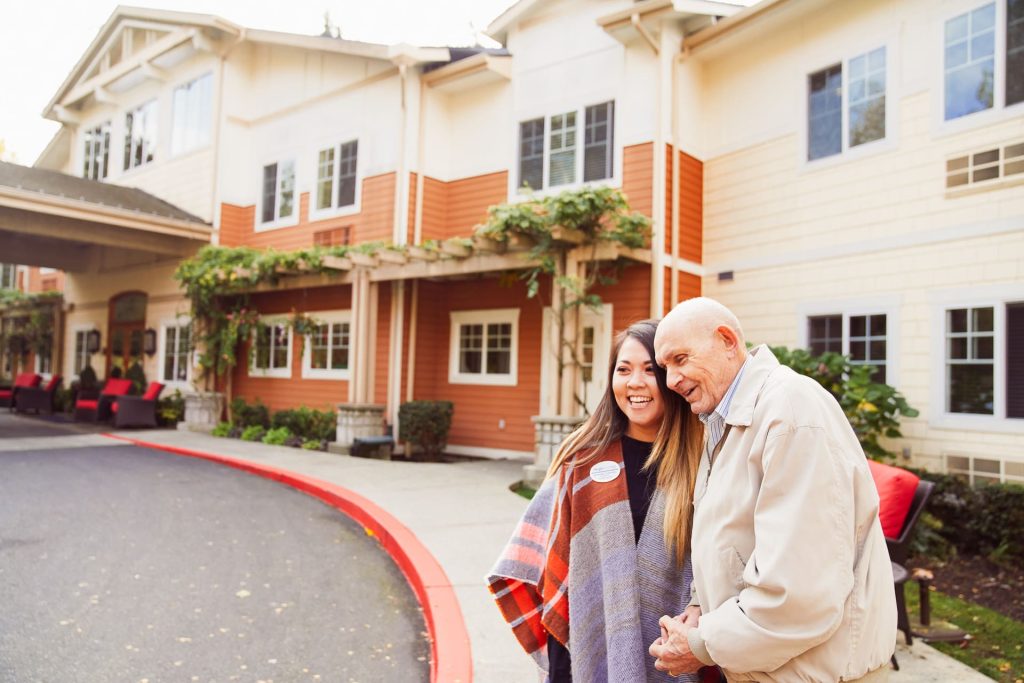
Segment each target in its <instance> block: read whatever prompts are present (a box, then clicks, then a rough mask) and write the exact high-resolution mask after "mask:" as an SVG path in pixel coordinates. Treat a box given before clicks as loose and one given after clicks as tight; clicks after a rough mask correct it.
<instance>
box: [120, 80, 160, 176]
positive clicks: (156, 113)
mask: <svg viewBox="0 0 1024 683" xmlns="http://www.w3.org/2000/svg"><path fill="white" fill-rule="evenodd" d="M143 111H145V112H146V115H145V116H144V117H143V119H142V120H143V124H142V127H143V130H144V133H143V135H145V134H146V132H148V131H146V129H148V127H149V126H150V125H152V126H153V130H152V133H153V140H152V145H150V146H144V147H143V148H142V149H143V155H142V161H140V162H139V163H137V164H136V163H135V143H134V141H133V142H132V146H131V152H130V154H129V165H128V166H125V165H124V163H122V164H121V172H122V173H131V172H132V171H135V170H136V169H140V168H145V167H147V166H149V165H150V164H153V163H156V161H157V159H158V158H159V155H158V154H157V151H158V149H159V147H160V101H159V100H158V99H156V98H153V99H149V100H146V101H145V102H143V103H141V104H139V105H137V106H135V107H132V108H131V109H128V110H126V111H125V112H124V113H125V115H124V116H122V117H121V122H122V125H123V130H122V133H123V137H122V140H124V139H125V138H131V137H133V136H132V131H131V130H129V129H128V125H127V124H128V121H127V115H128V114H131V115H132V128H134V127H135V125H136V121H137V120H138V116H139V114H140V113H142V112H143ZM150 117H152V122H151V121H150ZM146 152H150V153H152V155H153V158H152V159H150V160H147V159H146ZM118 154H119V156H121V161H122V162H123V161H124V147H123V146H122V147H121V148H119V149H118Z"/></svg>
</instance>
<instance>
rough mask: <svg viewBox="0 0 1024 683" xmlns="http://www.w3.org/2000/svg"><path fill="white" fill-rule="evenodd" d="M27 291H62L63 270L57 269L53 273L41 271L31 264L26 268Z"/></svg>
mask: <svg viewBox="0 0 1024 683" xmlns="http://www.w3.org/2000/svg"><path fill="white" fill-rule="evenodd" d="M25 291H27V292H32V293H35V292H63V291H64V271H62V270H58V271H55V272H53V273H41V272H39V268H38V267H36V266H32V267H31V268H29V269H28V284H27V286H26V287H25Z"/></svg>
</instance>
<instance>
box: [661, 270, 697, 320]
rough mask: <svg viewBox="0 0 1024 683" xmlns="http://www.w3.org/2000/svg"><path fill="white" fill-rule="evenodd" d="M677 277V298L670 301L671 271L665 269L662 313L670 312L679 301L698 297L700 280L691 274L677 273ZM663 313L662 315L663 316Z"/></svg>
mask: <svg viewBox="0 0 1024 683" xmlns="http://www.w3.org/2000/svg"><path fill="white" fill-rule="evenodd" d="M678 277H679V298H678V299H676V300H675V301H672V269H671V268H666V269H665V290H664V291H665V307H664V313H668V312H669V311H670V310H672V307H673V306H675V305H676V304H677V303H679V302H680V301H686V300H687V299H692V298H693V297H695V296H700V278H699V277H698V276H696V275H693V274H691V273H678ZM664 313H663V314H664Z"/></svg>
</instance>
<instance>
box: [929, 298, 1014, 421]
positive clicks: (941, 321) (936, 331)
mask: <svg viewBox="0 0 1024 683" xmlns="http://www.w3.org/2000/svg"><path fill="white" fill-rule="evenodd" d="M929 300H930V302H929V303H930V308H931V372H930V378H931V388H930V391H929V401H930V404H931V406H932V409H931V410H930V411H929V413H930V415H929V420H928V425H929V427H934V428H937V429H955V430H961V431H985V432H999V433H1008V434H1024V419H1022V418H1014V417H1007V416H1006V304H1009V303H1016V302H1021V301H1024V283H1013V284H1007V285H989V286H981V287H972V288H969V289H955V290H941V291H937V292H933V293H932V294H931V296H930V297H929ZM986 307H991V308H993V315H994V323H993V328H992V329H993V333H994V334H993V342H994V349H993V354H992V356H993V358H992V372H993V391H992V394H993V395H992V410H993V413H992V415H976V414H967V413H950V412H948V411H947V410H946V398H947V393H948V388H947V386H946V311H948V310H951V309H956V308H986Z"/></svg>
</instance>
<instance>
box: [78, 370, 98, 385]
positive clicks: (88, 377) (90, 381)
mask: <svg viewBox="0 0 1024 683" xmlns="http://www.w3.org/2000/svg"><path fill="white" fill-rule="evenodd" d="M78 388H79V389H84V390H86V391H94V390H96V389H98V388H99V379H98V378H97V377H96V371H95V370H93V369H92V366H91V365H86V366H85V367H84V368H82V371H81V372H79V373H78Z"/></svg>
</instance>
